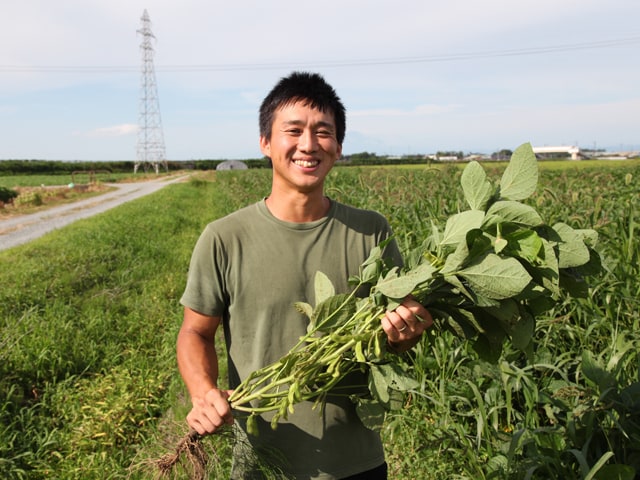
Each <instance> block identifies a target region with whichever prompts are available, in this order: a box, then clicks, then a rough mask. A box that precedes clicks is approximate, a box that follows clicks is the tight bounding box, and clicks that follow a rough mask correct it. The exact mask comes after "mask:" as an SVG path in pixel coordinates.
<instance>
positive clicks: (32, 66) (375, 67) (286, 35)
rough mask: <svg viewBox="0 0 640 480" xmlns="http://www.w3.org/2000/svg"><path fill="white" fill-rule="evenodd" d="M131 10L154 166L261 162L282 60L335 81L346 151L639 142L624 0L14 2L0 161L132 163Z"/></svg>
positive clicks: (6, 21)
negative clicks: (147, 84)
mask: <svg viewBox="0 0 640 480" xmlns="http://www.w3.org/2000/svg"><path fill="white" fill-rule="evenodd" d="M145 9H147V11H148V13H149V16H150V17H151V21H152V29H153V33H154V34H155V36H156V39H157V42H156V43H155V58H154V63H155V67H156V79H157V85H158V94H159V99H160V110H161V115H162V124H163V131H164V139H165V145H166V152H167V158H168V159H169V160H190V159H199V158H216V159H220V158H259V157H260V156H261V154H260V151H259V149H258V127H257V110H258V107H259V104H260V101H261V99H262V98H263V97H264V95H265V94H266V93H267V92H268V91H269V89H270V88H271V87H272V86H273V84H275V82H276V81H277V80H278V79H279V78H280V77H282V76H284V75H286V74H288V73H289V72H291V71H292V70H308V71H316V72H320V73H322V74H323V75H324V76H325V77H326V78H327V80H328V81H329V82H330V83H331V84H333V86H334V87H335V88H336V90H337V91H338V94H339V95H340V96H341V98H342V100H343V102H344V103H345V105H346V107H347V136H346V139H345V143H344V152H345V153H347V154H349V153H356V152H362V151H369V152H375V153H378V154H389V155H402V154H412V153H433V152H436V151H442V150H462V151H464V152H465V153H466V152H484V153H491V152H493V151H496V150H500V149H502V148H509V149H514V148H515V147H517V146H518V145H520V144H521V143H524V142H531V143H532V144H534V145H535V146H544V145H561V144H562V145H567V144H577V145H579V146H581V147H583V148H593V147H596V148H607V149H609V150H638V149H640V88H639V87H638V86H639V85H640V62H639V61H638V58H640V55H639V54H640V2H638V1H636V0H607V1H606V2H605V1H604V0H520V1H518V2H514V1H513V0H483V1H479V0H447V1H446V2H445V1H436V0H432V1H426V0H411V1H410V0H390V1H381V0H325V1H324V2H321V3H314V2H301V1H299V0H297V1H289V0H271V1H268V2H266V1H258V0H255V1H248V0H235V1H233V2H230V1H229V2H220V1H210V0H209V1H205V0H181V1H180V2H166V1H159V0H147V1H144V2H143V1H138V0H61V1H58V2H52V1H50V0H21V1H20V2H17V1H4V2H2V4H0V159H10V158H18V159H24V158H37V159H47V160H134V159H135V155H136V153H135V152H136V142H137V135H136V131H137V130H136V129H137V123H138V104H139V97H140V73H139V70H140V63H141V57H140V49H139V46H140V42H141V40H142V38H141V36H140V35H138V34H136V30H137V29H139V28H140V17H141V15H142V13H143V11H144V10H145ZM52 67H55V68H54V69H55V70H61V68H60V67H64V68H65V72H64V73H61V72H59V71H57V72H52V71H51V69H52ZM94 67H100V68H99V69H98V70H99V71H95V70H96V68H94Z"/></svg>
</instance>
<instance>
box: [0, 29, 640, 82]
mask: <svg viewBox="0 0 640 480" xmlns="http://www.w3.org/2000/svg"><path fill="white" fill-rule="evenodd" d="M635 43H640V36H631V37H626V38H617V39H611V40H598V41H592V42H582V43H571V44H560V45H547V46H541V47H529V48H518V49H508V50H488V51H476V52H463V53H452V54H438V55H425V56H413V57H388V58H365V59H352V60H325V61H322V60H321V61H313V62H312V63H308V62H295V61H293V62H274V63H246V64H238V63H234V64H205V65H165V66H156V71H158V72H167V73H196V72H222V71H227V72H233V71H247V70H275V69H282V68H305V67H313V68H318V67H325V68H344V67H363V66H377V65H401V64H417V63H436V62H455V61H464V60H478V59H483V58H499V57H522V56H528V55H544V54H554V53H563V52H573V51H580V50H594V49H599V48H614V47H622V46H627V45H632V44H635ZM137 71H138V67H135V66H118V65H112V66H101V65H94V66H90V65H89V66H80V65H68V66H61V65H51V66H47V65H0V72H2V73H133V72H137Z"/></svg>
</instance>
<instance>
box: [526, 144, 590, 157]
mask: <svg viewBox="0 0 640 480" xmlns="http://www.w3.org/2000/svg"><path fill="white" fill-rule="evenodd" d="M533 153H535V154H536V155H539V156H540V157H543V158H548V157H557V156H558V155H560V154H566V155H570V156H571V160H580V159H581V158H584V155H583V153H582V151H581V150H580V147H576V146H574V145H560V146H555V147H533Z"/></svg>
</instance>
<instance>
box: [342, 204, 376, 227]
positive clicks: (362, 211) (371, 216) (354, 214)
mask: <svg viewBox="0 0 640 480" xmlns="http://www.w3.org/2000/svg"><path fill="white" fill-rule="evenodd" d="M335 204H336V210H335V212H336V213H335V215H336V217H347V218H357V219H364V220H366V221H376V222H381V223H387V219H386V217H385V216H384V215H382V214H381V213H380V212H378V211H376V210H369V209H366V208H360V207H354V206H353V205H347V204H345V203H340V202H335Z"/></svg>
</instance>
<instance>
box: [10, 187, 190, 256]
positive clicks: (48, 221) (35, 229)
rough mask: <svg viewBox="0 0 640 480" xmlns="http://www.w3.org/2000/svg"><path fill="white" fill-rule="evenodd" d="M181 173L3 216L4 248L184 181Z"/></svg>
mask: <svg viewBox="0 0 640 480" xmlns="http://www.w3.org/2000/svg"><path fill="white" fill-rule="evenodd" d="M187 177H188V176H187V175H180V176H176V177H172V178H169V179H167V178H166V177H163V178H161V179H157V180H150V181H146V182H133V183H112V184H107V186H109V187H112V188H110V190H109V191H108V192H107V193H104V194H102V195H98V196H93V197H91V198H87V199H84V200H79V201H77V202H73V203H66V204H64V205H57V206H53V207H49V208H47V209H46V210H42V211H39V212H36V213H31V214H25V215H16V216H11V217H8V218H4V219H3V218H0V251H1V250H7V249H9V248H12V247H16V246H19V245H23V244H25V243H28V242H30V241H32V240H35V239H36V238H39V237H41V236H42V235H44V234H46V233H49V232H51V231H53V230H55V229H58V228H62V227H64V226H66V225H69V224H70V223H73V222H75V221H76V220H80V219H83V218H87V217H91V216H93V215H96V214H98V213H102V212H105V211H107V210H109V209H111V208H114V207H117V206H118V205H122V204H123V203H125V202H129V201H131V200H135V199H137V198H140V197H143V196H145V195H149V194H151V193H154V192H156V191H158V190H159V189H161V188H163V187H165V186H166V185H169V184H171V183H175V182H180V181H184V180H185V179H186V178H187Z"/></svg>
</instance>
